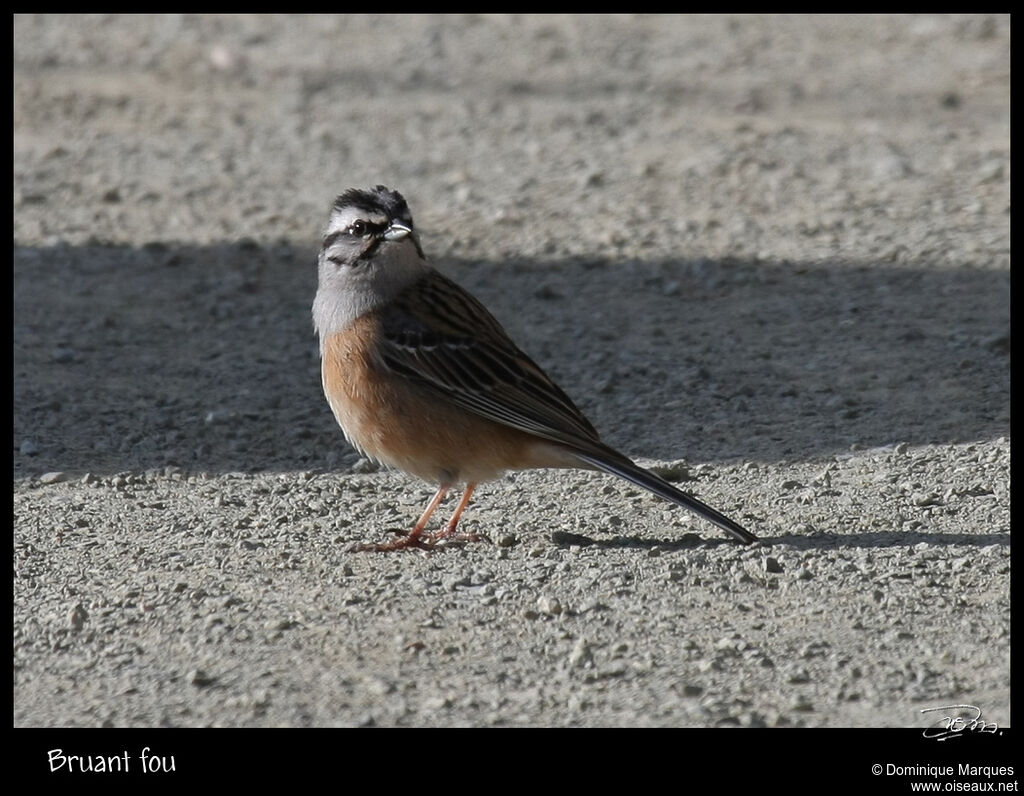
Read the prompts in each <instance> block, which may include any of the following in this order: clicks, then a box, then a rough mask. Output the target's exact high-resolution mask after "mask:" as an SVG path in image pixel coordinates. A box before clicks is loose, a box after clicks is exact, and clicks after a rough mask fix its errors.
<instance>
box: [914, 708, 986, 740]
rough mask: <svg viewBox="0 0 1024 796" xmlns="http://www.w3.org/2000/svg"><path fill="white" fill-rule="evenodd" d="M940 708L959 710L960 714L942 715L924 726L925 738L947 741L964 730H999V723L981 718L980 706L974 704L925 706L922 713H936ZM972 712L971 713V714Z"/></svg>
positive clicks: (956, 736) (958, 735)
mask: <svg viewBox="0 0 1024 796" xmlns="http://www.w3.org/2000/svg"><path fill="white" fill-rule="evenodd" d="M941 710H955V711H959V712H960V715H958V716H956V717H955V718H954V717H953V716H952V715H947V716H944V717H943V718H941V719H939V720H938V721H937V722H935V723H934V724H932V725H930V726H928V727H926V728H925V730H924V733H922V734H923V735H924V737H925V738H934V739H935V740H937V741H948V740H949V739H950V738H959V737H960V736H962V735H963V734H964V733H965V732H987V733H992V734H995V733H997V732H999V725H998V724H996V723H995V722H994V721H993V722H992V723H991V724H989V723H987V722H985V721H982V719H981V708H977V707H975V706H974V705H943V706H942V707H938V708H925V709H924V710H922V711H921V712H922V713H936V712H938V711H941ZM972 714H973V715H972Z"/></svg>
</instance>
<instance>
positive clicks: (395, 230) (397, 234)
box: [383, 221, 412, 240]
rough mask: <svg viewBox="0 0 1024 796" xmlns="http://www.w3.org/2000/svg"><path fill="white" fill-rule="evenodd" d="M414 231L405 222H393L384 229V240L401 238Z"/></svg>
mask: <svg viewBox="0 0 1024 796" xmlns="http://www.w3.org/2000/svg"><path fill="white" fill-rule="evenodd" d="M411 232H412V230H411V229H409V227H407V226H405V225H404V224H399V223H398V222H397V221H395V222H392V224H391V226H390V227H388V228H387V229H386V230H384V236H383V237H384V240H401V239H402V238H404V237H405V236H407V235H409V234H410V233H411Z"/></svg>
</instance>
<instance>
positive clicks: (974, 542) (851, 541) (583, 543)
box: [551, 531, 1010, 552]
mask: <svg viewBox="0 0 1024 796" xmlns="http://www.w3.org/2000/svg"><path fill="white" fill-rule="evenodd" d="M551 541H552V543H554V544H555V545H556V546H558V547H562V548H568V547H571V546H580V547H589V546H591V545H593V546H596V547H606V548H614V549H639V550H648V551H651V550H657V551H659V552H672V551H679V550H696V549H707V548H718V547H723V546H732V547H737V545H736V542H734V541H732V540H730V539H717V538H716V539H709V538H704V537H701V536H698V535H697V534H693V533H687V534H684V535H683V536H679V537H673V538H671V539H649V538H641V537H637V536H615V537H612V538H610V539H600V538H593V537H590V536H586V535H584V534H574V533H566V532H563V531H558V532H555V533H553V534H552V535H551ZM917 544H927V545H937V546H942V547H951V546H969V547H977V548H981V547H989V546H991V545H999V546H1000V547H1009V545H1010V537H1009V534H1005V533H1002V534H999V533H986V534H965V533H958V534H949V533H921V532H917V531H906V532H904V531H900V532H899V533H898V534H897V533H885V532H877V533H848V534H845V533H844V534H821V533H817V534H810V535H806V536H805V535H799V534H779V535H778V536H762V537H760V538H759V540H758V542H756V543H754V544H753V545H750V546H749V547H748V546H739V547H738V549H741V550H758V549H760V550H765V551H768V550H771V549H772V548H773V547H791V548H795V549H797V550H833V549H837V548H858V549H867V548H877V549H884V548H890V547H913V546H914V545H917Z"/></svg>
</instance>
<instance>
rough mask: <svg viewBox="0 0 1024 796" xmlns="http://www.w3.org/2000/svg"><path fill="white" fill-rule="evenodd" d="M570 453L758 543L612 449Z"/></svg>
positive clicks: (737, 536)
mask: <svg viewBox="0 0 1024 796" xmlns="http://www.w3.org/2000/svg"><path fill="white" fill-rule="evenodd" d="M573 452H574V453H575V455H576V456H578V457H579V458H580V459H582V460H583V461H585V462H587V463H588V464H590V465H592V466H594V467H596V468H597V469H599V470H604V471H605V472H606V473H610V474H611V475H617V476H618V477H619V478H624V479H626V480H627V481H630V482H632V483H634V484H636V485H637V486H642V487H643V488H644V489H647V490H649V491H651V492H653V493H654V494H655V495H657V496H658V497H662V498H664V499H665V500H668V501H671V502H672V503H675V504H676V505H679V506H682V507H683V508H687V509H689V510H690V511H692V512H693V513H694V514H697V515H698V516H701V517H703V518H704V519H706V520H707V521H708V522H712V523H714V524H715V525H717V526H718V527H719V528H721V529H722V530H724V531H727V532H728V533H730V534H732V536H733V537H734V538H735V539H736V540H737V541H738V542H742V543H743V544H753V543H754V542H756V541H758V539H757V537H756V536H754V534H752V533H751V532H750V531H748V530H747V529H746V528H744V527H743V526H742V525H740V524H739V523H737V522H734V521H733V520H730V519H729V518H728V517H726V516H725V515H724V514H722V513H721V512H719V511H716V510H715V509H713V508H711V506H708V505H706V504H704V503H702V502H701V501H699V500H697V498H695V497H693V495H688V494H686V493H685V492H683V491H681V490H679V489H676V488H675V487H674V486H673V485H672V484H670V483H669V482H668V481H666V480H665V479H664V478H661V477H660V476H657V475H655V474H654V473H652V472H650V471H649V470H645V469H643V468H642V467H640V466H639V465H637V464H634V463H633V462H632V461H630V460H629V459H627V458H626V457H625V456H622V455H621V454H619V453H617V452H615V451H612V450H611V449H609V455H607V456H604V455H602V456H598V455H595V454H591V453H585V452H583V451H580V450H576V451H573Z"/></svg>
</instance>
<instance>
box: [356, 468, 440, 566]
mask: <svg viewBox="0 0 1024 796" xmlns="http://www.w3.org/2000/svg"><path fill="white" fill-rule="evenodd" d="M448 489H449V487H448V486H446V485H445V484H442V485H441V486H439V487H438V488H437V491H436V492H435V493H434V496H433V497H432V498H431V499H430V502H429V503H428V504H427V507H426V508H425V509H424V510H423V513H422V514H421V515H420V518H419V519H418V520H417V521H416V525H415V526H413V529H412V531H410V532H409V535H408V536H400V537H399V538H397V539H395V540H394V541H391V542H377V543H375V544H362V545H359V547H358V548H357V549H358V550H376V551H386V550H407V549H409V548H410V547H423V548H429V547H430V546H431V542H429V541H427V540H428V539H430V538H431V537H430V536H424V534H423V529H424V528H426V527H427V523H428V522H429V521H430V515H431V514H433V513H434V510H435V509H436V508H437V507H438V506H439V505H441V501H442V500H444V496H445V495H447V494H448Z"/></svg>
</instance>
